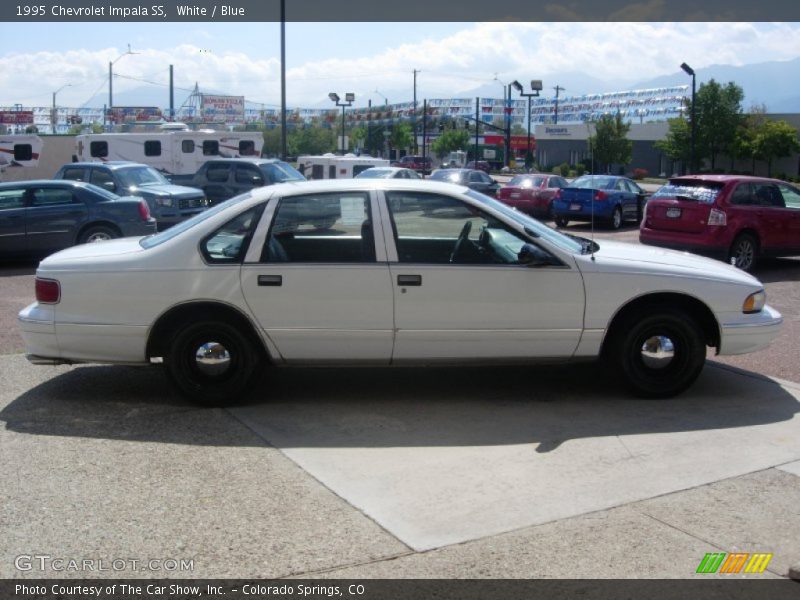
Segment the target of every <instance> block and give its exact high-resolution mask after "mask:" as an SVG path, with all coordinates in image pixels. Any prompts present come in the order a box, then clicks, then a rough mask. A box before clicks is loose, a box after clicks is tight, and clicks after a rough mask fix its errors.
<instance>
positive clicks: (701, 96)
mask: <svg viewBox="0 0 800 600" xmlns="http://www.w3.org/2000/svg"><path fill="white" fill-rule="evenodd" d="M743 99H744V91H743V90H742V88H741V87H740V86H738V85H736V84H735V83H733V82H732V81H731V82H729V83H727V84H725V86H722V85H720V84H719V83H717V82H716V81H714V80H713V79H712V80H711V81H709V82H708V83H703V84H700V88H699V89H698V90H697V94H696V96H695V118H696V119H697V123H696V133H695V135H696V136H697V139H696V140H695V146H696V152H697V158H708V159H709V160H710V161H711V170H712V171H713V170H714V169H715V168H716V161H717V156H719V155H720V154H721V153H723V152H727V151H728V150H729V149H730V148H731V146H732V145H733V144H734V138H735V137H736V130H737V128H738V126H739V124H740V123H741V118H742V100H743ZM690 114H691V113H690Z"/></svg>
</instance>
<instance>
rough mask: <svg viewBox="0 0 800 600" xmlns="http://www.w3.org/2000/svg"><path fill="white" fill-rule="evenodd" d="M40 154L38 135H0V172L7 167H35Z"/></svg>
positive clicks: (40, 143) (40, 147)
mask: <svg viewBox="0 0 800 600" xmlns="http://www.w3.org/2000/svg"><path fill="white" fill-rule="evenodd" d="M41 154H42V138H40V137H39V136H38V135H22V134H21V135H0V173H2V172H3V171H4V170H5V169H6V168H7V167H35V166H37V165H38V164H39V157H40V156H41Z"/></svg>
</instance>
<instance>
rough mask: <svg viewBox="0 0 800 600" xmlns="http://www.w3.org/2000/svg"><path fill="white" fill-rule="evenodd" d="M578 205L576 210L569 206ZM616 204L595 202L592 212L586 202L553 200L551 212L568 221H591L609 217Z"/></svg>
mask: <svg viewBox="0 0 800 600" xmlns="http://www.w3.org/2000/svg"><path fill="white" fill-rule="evenodd" d="M574 205H577V206H580V209H578V210H570V207H571V206H574ZM616 206H617V205H616V204H610V203H608V202H595V203H594V213H592V207H591V205H588V204H582V203H580V202H564V201H562V200H553V213H554V214H556V215H558V216H559V217H564V218H565V219H568V220H570V221H591V220H592V218H594V219H610V218H611V214H612V213H613V212H614V207H616Z"/></svg>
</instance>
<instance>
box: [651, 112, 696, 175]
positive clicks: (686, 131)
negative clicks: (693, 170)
mask: <svg viewBox="0 0 800 600" xmlns="http://www.w3.org/2000/svg"><path fill="white" fill-rule="evenodd" d="M667 123H668V124H669V131H668V132H667V135H666V137H665V138H664V139H663V140H658V141H657V142H656V143H655V144H654V146H655V147H656V148H657V149H658V150H661V152H663V153H664V154H666V155H667V158H669V159H670V160H672V161H680V163H681V164H682V165H683V166H684V169H685V168H686V166H688V165H689V163H690V162H691V157H692V131H691V127H690V126H689V121H687V120H686V119H685V118H684V117H677V118H675V119H669V120H668V121H667Z"/></svg>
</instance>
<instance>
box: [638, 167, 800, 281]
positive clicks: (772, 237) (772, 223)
mask: <svg viewBox="0 0 800 600" xmlns="http://www.w3.org/2000/svg"><path fill="white" fill-rule="evenodd" d="M639 241H641V242H642V243H643V244H651V245H654V246H663V247H665V248H677V249H681V250H689V251H691V252H696V253H698V254H706V255H710V256H714V257H715V258H720V259H723V260H726V261H729V262H731V263H733V264H735V265H736V266H737V267H739V268H741V269H744V270H745V271H750V270H752V269H753V267H754V266H755V264H756V261H757V260H758V258H759V257H760V256H791V255H798V254H800V190H798V189H797V188H796V187H794V186H791V185H789V184H787V183H786V182H784V181H780V180H777V179H766V178H763V177H744V176H740V175H689V176H686V177H676V178H674V179H670V181H669V183H668V184H667V185H665V186H664V187H662V188H661V189H660V190H658V191H657V192H656V193H655V194H653V196H652V197H651V198H650V200H649V201H648V202H647V205H646V206H645V213H644V219H643V220H642V224H641V229H640V231H639Z"/></svg>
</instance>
